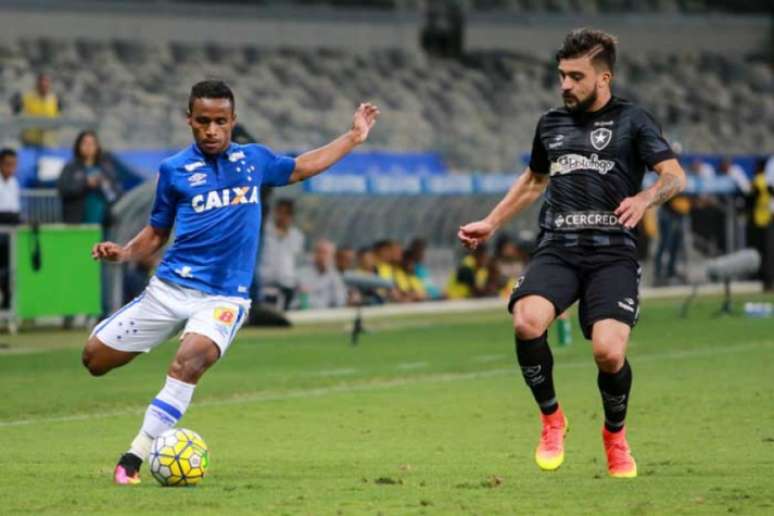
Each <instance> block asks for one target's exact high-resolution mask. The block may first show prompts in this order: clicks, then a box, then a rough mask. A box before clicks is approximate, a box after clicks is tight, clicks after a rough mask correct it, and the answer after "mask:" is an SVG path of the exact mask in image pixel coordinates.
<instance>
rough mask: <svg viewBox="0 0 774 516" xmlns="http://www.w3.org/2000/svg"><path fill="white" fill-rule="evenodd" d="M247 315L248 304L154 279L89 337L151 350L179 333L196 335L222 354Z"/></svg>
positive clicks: (124, 347) (118, 346)
mask: <svg viewBox="0 0 774 516" xmlns="http://www.w3.org/2000/svg"><path fill="white" fill-rule="evenodd" d="M249 311H250V300H249V299H243V298H241V297H229V296H214V295H211V294H206V293H204V292H200V291H198V290H193V289H190V288H185V287H181V286H179V285H175V284H174V283H167V282H165V281H162V280H160V279H158V278H157V277H156V276H154V277H153V278H151V280H150V283H149V284H148V286H147V287H146V289H145V290H144V291H143V293H142V294H140V295H139V296H137V297H136V298H135V299H134V300H133V301H131V302H130V303H128V304H126V305H124V306H123V307H122V308H121V309H120V310H118V311H117V312H116V313H114V314H113V315H111V316H110V317H108V318H107V319H105V320H104V321H102V322H101V323H99V324H98V325H97V326H96V327H95V328H94V331H92V332H91V334H92V336H94V335H96V336H97V338H98V339H99V340H100V341H102V342H104V343H105V344H106V345H107V346H110V347H111V348H113V349H117V350H119V351H137V352H140V351H150V350H151V349H153V348H155V347H156V346H158V345H159V344H161V343H162V342H164V341H165V340H167V339H168V338H170V337H172V336H173V335H175V334H176V333H177V332H179V331H180V330H181V329H182V330H183V332H182V333H181V334H180V338H181V339H182V338H183V336H185V334H187V333H197V334H199V335H204V336H205V337H207V338H209V339H211V340H212V341H214V342H215V344H216V345H217V346H218V348H219V349H220V354H221V356H223V354H224V353H225V352H226V349H228V346H229V344H231V341H233V340H234V337H235V336H236V333H237V331H239V328H240V327H241V326H242V323H244V321H245V318H246V317H247V314H248V312H249Z"/></svg>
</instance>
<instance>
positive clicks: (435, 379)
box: [0, 341, 774, 428]
mask: <svg viewBox="0 0 774 516" xmlns="http://www.w3.org/2000/svg"><path fill="white" fill-rule="evenodd" d="M767 348H768V349H769V350H772V349H774V341H758V342H753V343H750V344H746V345H743V346H731V347H723V348H720V347H717V348H709V349H697V350H682V351H670V352H666V353H652V354H649V355H643V356H635V357H632V361H633V363H635V364H641V363H644V362H657V361H659V360H670V359H674V360H680V359H686V358H699V357H712V356H715V355H725V354H729V353H739V352H741V351H750V350H761V349H767ZM555 367H557V368H558V369H575V368H581V367H593V363H592V361H591V360H583V361H577V362H566V363H564V364H562V363H559V364H555ZM508 374H513V375H516V374H517V369H516V368H515V367H508V368H504V369H503V368H501V369H491V370H488V371H474V372H470V373H438V374H428V375H423V376H417V377H414V378H396V379H394V380H385V381H377V382H370V383H361V384H343V385H334V386H332V387H317V388H313V389H300V390H297V391H288V392H276V393H272V392H264V393H257V394H249V395H245V396H237V397H233V398H229V399H217V400H205V401H202V402H199V403H196V404H195V405H194V407H215V406H222V405H237V404H242V403H261V402H267V401H285V400H294V399H306V398H318V397H322V396H328V395H332V394H349V393H353V392H364V391H376V390H380V389H392V388H396V387H404V386H408V385H421V384H434V383H444V382H457V381H465V380H477V379H483V378H492V377H496V376H503V375H508ZM146 409H147V407H146V406H143V407H135V408H132V409H125V410H116V411H112V412H99V413H92V414H73V415H70V416H58V417H42V418H36V419H17V420H5V421H0V428H2V427H10V426H23V425H34V424H39V423H62V422H69V421H87V420H91V419H104V418H109V417H119V416H130V415H139V414H144V413H145V410H146Z"/></svg>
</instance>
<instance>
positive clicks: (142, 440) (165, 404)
mask: <svg viewBox="0 0 774 516" xmlns="http://www.w3.org/2000/svg"><path fill="white" fill-rule="evenodd" d="M195 388H196V385H193V384H190V383H185V382H181V381H180V380H176V379H174V378H172V377H170V376H167V382H166V383H165V384H164V388H163V389H161V392H159V393H158V394H157V395H156V397H155V398H153V401H151V404H150V405H149V406H148V410H147V411H146V412H145V420H144V421H143V422H142V428H140V433H138V434H137V437H135V438H134V441H132V445H131V447H130V448H129V453H131V454H132V455H136V456H137V457H139V458H140V459H142V460H145V459H147V458H148V453H150V448H151V445H152V444H153V440H154V439H155V438H156V437H157V436H159V435H160V434H162V433H163V432H165V431H166V430H169V429H170V428H172V427H174V426H175V425H176V424H177V422H178V421H179V420H180V418H181V417H183V414H185V411H186V409H188V405H190V403H191V397H192V396H193V392H194V389H195Z"/></svg>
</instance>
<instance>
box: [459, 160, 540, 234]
mask: <svg viewBox="0 0 774 516" xmlns="http://www.w3.org/2000/svg"><path fill="white" fill-rule="evenodd" d="M546 186H548V175H547V174H536V173H535V172H533V171H532V170H530V168H529V167H527V168H526V170H525V171H524V173H523V174H522V175H520V176H519V177H518V179H516V181H515V182H514V183H513V185H512V186H511V188H510V190H508V193H507V194H505V197H503V199H502V200H501V201H500V202H499V203H498V204H497V206H495V207H494V209H493V210H492V211H491V212H490V213H489V215H487V216H486V218H484V219H482V220H479V221H476V222H471V223H469V224H465V225H464V226H460V230H459V231H458V232H457V238H459V239H460V241H461V242H462V243H463V245H465V247H467V248H470V249H475V248H476V247H478V246H479V245H481V244H483V243H484V242H486V241H487V240H489V239H490V238H491V237H492V235H494V233H495V232H496V231H497V230H498V229H499V228H500V226H502V225H503V224H505V223H506V222H508V220H510V219H511V218H512V217H514V216H515V215H516V214H518V213H519V212H521V211H522V210H523V209H524V208H526V207H527V206H529V205H530V204H532V203H533V202H535V201H536V200H537V199H538V198H539V197H540V196H541V195H542V194H543V192H544V191H545V189H546Z"/></svg>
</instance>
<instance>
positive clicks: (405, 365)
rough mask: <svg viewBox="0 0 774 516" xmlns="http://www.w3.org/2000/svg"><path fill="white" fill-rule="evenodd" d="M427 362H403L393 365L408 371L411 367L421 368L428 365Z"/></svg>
mask: <svg viewBox="0 0 774 516" xmlns="http://www.w3.org/2000/svg"><path fill="white" fill-rule="evenodd" d="M429 365H430V364H428V363H427V362H406V363H403V364H398V365H397V366H395V367H396V368H397V369H400V370H401V371H410V370H412V369H422V368H424V367H427V366H429Z"/></svg>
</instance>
